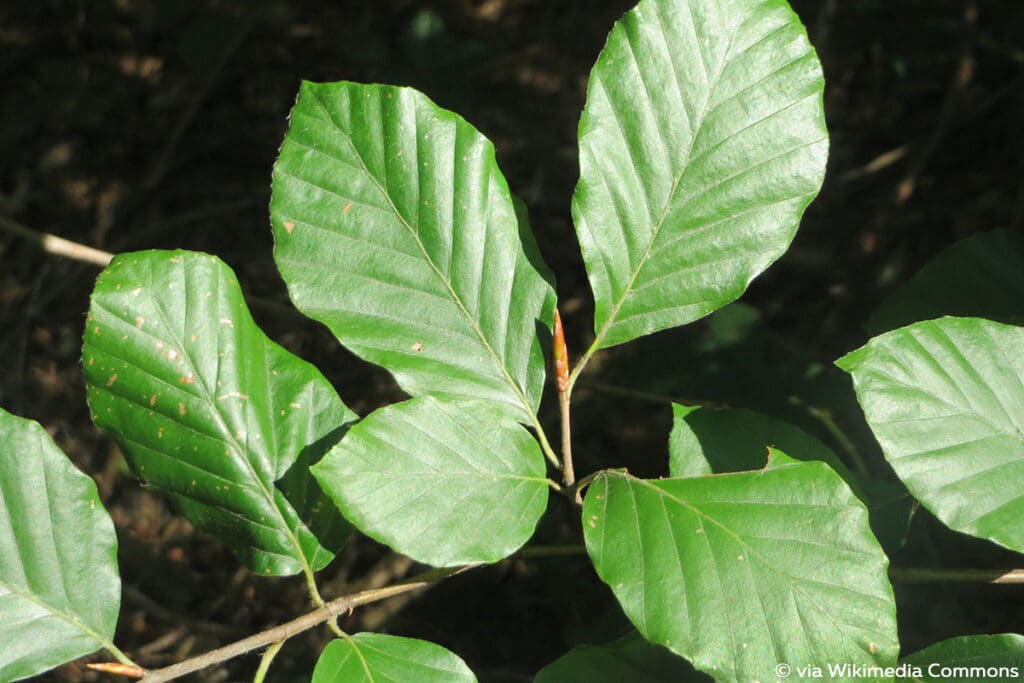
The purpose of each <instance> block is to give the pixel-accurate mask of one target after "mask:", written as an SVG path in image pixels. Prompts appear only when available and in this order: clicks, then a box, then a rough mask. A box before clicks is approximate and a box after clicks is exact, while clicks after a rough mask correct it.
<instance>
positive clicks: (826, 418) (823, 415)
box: [804, 404, 871, 476]
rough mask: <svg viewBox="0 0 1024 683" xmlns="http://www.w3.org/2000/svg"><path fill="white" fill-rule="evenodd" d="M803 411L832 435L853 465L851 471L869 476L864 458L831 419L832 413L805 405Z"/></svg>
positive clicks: (869, 471) (869, 472) (868, 469)
mask: <svg viewBox="0 0 1024 683" xmlns="http://www.w3.org/2000/svg"><path fill="white" fill-rule="evenodd" d="M804 409H805V410H806V411H807V413H808V414H809V415H810V416H811V417H813V418H814V419H816V420H818V422H820V423H821V424H822V425H823V426H824V427H825V429H826V430H827V431H828V433H829V434H831V435H832V438H834V439H835V440H836V441H837V442H838V443H839V445H840V446H841V447H842V449H843V452H844V453H846V456H847V459H849V461H850V464H851V465H853V469H855V470H857V472H858V473H860V474H863V475H864V476H871V469H870V468H869V467H868V464H867V463H866V462H864V458H862V457H861V455H860V452H859V451H858V450H857V447H856V446H854V445H853V442H852V441H850V439H849V438H848V437H847V436H846V434H844V433H843V430H841V429H840V428H839V425H837V424H836V421H835V420H833V419H832V413H831V412H830V411H829V410H827V409H825V408H816V407H814V406H810V405H807V404H804Z"/></svg>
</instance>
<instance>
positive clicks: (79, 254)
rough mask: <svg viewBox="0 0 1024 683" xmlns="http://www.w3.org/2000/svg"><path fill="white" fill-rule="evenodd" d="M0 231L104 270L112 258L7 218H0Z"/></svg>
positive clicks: (96, 250) (106, 253)
mask: <svg viewBox="0 0 1024 683" xmlns="http://www.w3.org/2000/svg"><path fill="white" fill-rule="evenodd" d="M0 229H3V230H6V231H7V232H9V233H11V234H13V235H17V236H18V237H21V238H22V239H25V240H28V241H29V242H32V243H33V244H35V245H37V246H39V247H41V248H42V249H43V250H44V251H48V252H50V253H51V254H57V255H58V256H66V257H67V258H70V259H75V260H76V261H84V262H85V263H92V264H94V265H97V266H100V267H101V268H106V267H107V266H108V265H109V264H110V261H111V260H112V259H113V258H114V255H113V254H111V253H110V252H107V251H101V250H99V249H93V248H92V247H87V246H85V245H84V244H79V243H78V242H72V241H71V240H66V239H64V238H63V237H57V236H56V235H51V234H50V233H48V232H38V231H36V230H33V229H32V228H30V227H28V226H27V225H22V224H21V223H19V222H18V221H16V220H12V219H10V218H8V217H7V216H0Z"/></svg>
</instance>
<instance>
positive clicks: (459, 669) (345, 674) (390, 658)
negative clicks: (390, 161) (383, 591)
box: [313, 633, 476, 683]
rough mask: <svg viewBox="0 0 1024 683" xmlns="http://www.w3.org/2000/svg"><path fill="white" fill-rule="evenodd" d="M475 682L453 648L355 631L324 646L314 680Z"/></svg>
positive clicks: (340, 682)
mask: <svg viewBox="0 0 1024 683" xmlns="http://www.w3.org/2000/svg"><path fill="white" fill-rule="evenodd" d="M398 681H416V683H459V682H460V681H462V682H463V683H475V682H476V676H474V675H473V672H472V671H470V669H469V667H468V666H466V663H465V662H464V661H462V659H460V658H459V657H458V656H457V655H455V654H454V653H453V652H451V651H449V650H446V649H445V648H443V647H441V646H440V645H437V644H435V643H430V642H427V641H425V640H415V639H413V638H400V637H398V636H388V635H384V634H381V633H357V634H356V635H354V636H352V637H351V638H350V639H348V640H334V641H332V642H331V643H329V644H328V645H327V647H326V648H324V651H323V652H322V653H321V655H320V660H319V661H318V662H317V664H316V669H314V670H313V683H393V682H398Z"/></svg>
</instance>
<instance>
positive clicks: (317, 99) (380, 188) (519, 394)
mask: <svg viewBox="0 0 1024 683" xmlns="http://www.w3.org/2000/svg"><path fill="white" fill-rule="evenodd" d="M307 92H309V93H311V95H312V99H313V100H314V101H315V102H316V103H317V105H318V106H319V107H320V109H321V110H322V111H323V113H324V115H325V116H326V117H327V121H328V123H330V124H331V126H332V127H333V128H334V130H336V131H337V132H338V135H340V136H341V138H342V139H343V140H344V141H345V142H346V143H348V146H349V148H351V150H352V153H353V154H355V157H356V159H357V160H358V161H359V164H360V166H362V169H363V172H364V173H365V174H366V177H367V178H369V179H370V181H371V182H372V183H373V184H374V186H375V187H376V188H377V190H378V191H379V192H380V193H381V195H383V197H384V198H385V199H386V200H387V202H388V206H390V207H391V211H392V212H393V213H394V215H395V216H396V217H397V218H398V220H399V221H400V222H401V223H402V225H403V226H404V227H405V229H406V230H407V231H408V232H409V235H410V236H411V237H412V239H413V240H414V241H415V243H416V246H417V247H418V248H419V250H420V253H421V254H422V255H423V258H424V259H425V260H426V262H427V264H428V265H429V266H430V268H431V270H433V271H434V274H435V275H437V277H438V279H440V280H441V282H442V283H443V284H444V287H445V289H446V290H447V291H448V293H449V295H451V298H452V300H453V301H454V302H455V304H456V305H457V306H458V308H459V310H460V311H461V312H462V314H463V316H464V317H465V319H466V320H467V321H468V322H469V325H470V327H471V328H472V329H473V332H474V333H476V335H477V338H478V339H479V340H480V343H481V344H482V345H483V347H484V348H485V349H486V350H487V352H488V353H489V354H490V356H491V358H492V359H493V360H494V362H495V363H496V364H497V366H498V367H499V368H500V369H501V373H502V375H503V376H504V378H505V381H506V383H507V384H508V385H509V386H510V387H511V388H512V390H513V392H514V393H515V396H516V398H517V399H518V400H519V402H520V403H521V404H522V407H523V408H524V409H525V410H526V414H527V415H528V416H530V419H531V421H532V422H534V423H536V417H535V416H534V414H533V407H532V406H531V405H530V402H529V400H527V398H526V395H525V394H524V393H523V391H522V390H521V389H520V387H519V384H518V383H517V382H516V381H515V380H514V379H513V378H512V375H511V373H509V371H508V368H507V367H506V366H505V363H504V361H503V360H502V359H501V357H500V356H498V354H497V352H495V350H494V348H493V347H492V346H491V344H490V342H489V341H488V339H487V337H486V336H485V335H484V332H483V330H482V329H480V326H479V324H477V321H476V319H475V318H474V317H473V316H472V315H471V314H470V312H469V309H467V308H466V305H465V304H464V303H463V301H462V299H461V297H459V295H458V293H456V291H455V289H454V288H453V287H452V283H451V282H450V281H449V280H448V278H446V277H445V276H444V274H443V273H442V272H441V269H440V268H438V266H437V264H436V263H434V260H433V259H432V258H431V257H430V254H429V253H428V252H427V249H426V246H425V245H424V244H423V241H422V240H421V239H420V236H419V233H418V232H417V231H416V230H414V229H413V227H412V225H411V224H410V223H409V221H408V220H406V218H405V216H403V215H402V212H401V211H399V210H398V207H397V206H396V205H395V203H394V201H393V200H392V198H391V194H390V193H389V192H388V191H387V188H385V187H384V185H383V184H382V183H381V182H380V180H378V179H377V177H376V176H375V175H374V174H373V173H371V172H370V169H369V167H368V166H367V165H366V161H365V160H364V159H363V155H362V154H361V153H360V152H359V149H358V147H356V144H355V142H354V141H353V140H352V138H351V137H350V136H349V135H348V134H347V133H346V132H345V131H344V130H343V129H342V128H341V126H339V125H338V124H337V122H335V120H334V117H333V116H332V115H331V112H330V110H329V109H328V108H327V105H326V104H325V103H324V102H323V101H322V100H321V99H320V96H319V94H318V93H317V91H316V90H315V89H313V88H310V89H308V90H307ZM413 107H414V110H415V111H416V112H418V111H419V106H418V103H414V104H413ZM455 125H456V126H457V125H458V122H457V121H456V124H455ZM418 130H419V126H418V125H417V131H418ZM418 137H419V136H418V135H417V138H418ZM517 265H518V259H517Z"/></svg>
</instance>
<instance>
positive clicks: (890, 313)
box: [867, 230, 1024, 334]
mask: <svg viewBox="0 0 1024 683" xmlns="http://www.w3.org/2000/svg"><path fill="white" fill-rule="evenodd" d="M1021 302H1024V236H1022V235H1021V234H1020V233H1018V232H1012V231H1010V230H992V231H989V232H983V233H980V234H977V235H973V236H971V237H968V238H967V239H964V240H961V241H959V242H957V243H956V244H954V245H952V246H950V247H949V248H947V249H946V250H945V251H943V252H942V253H941V254H939V255H938V256H936V257H935V258H934V259H932V261H931V262H930V263H928V264H927V265H926V266H925V267H924V268H922V269H921V270H920V271H919V272H918V273H917V274H916V275H914V276H913V277H912V278H910V280H908V281H907V282H906V283H905V284H903V285H902V286H901V287H899V288H897V289H896V291H894V292H893V293H892V294H890V295H889V297H888V298H887V299H886V300H885V301H883V302H882V305H881V306H879V307H878V308H877V309H876V310H875V312H874V313H873V314H872V315H871V318H869V319H868V323H867V328H868V330H870V331H871V333H872V334H875V333H879V332H885V331H887V330H893V329H896V328H897V327H901V326H903V325H908V324H910V323H915V322H918V321H921V320H931V319H932V318H938V317H941V316H943V315H955V316H961V317H963V316H976V317H979V318H988V319H990V320H996V321H998V322H1003V323H1015V324H1020V323H1024V304H1022V303H1021Z"/></svg>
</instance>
